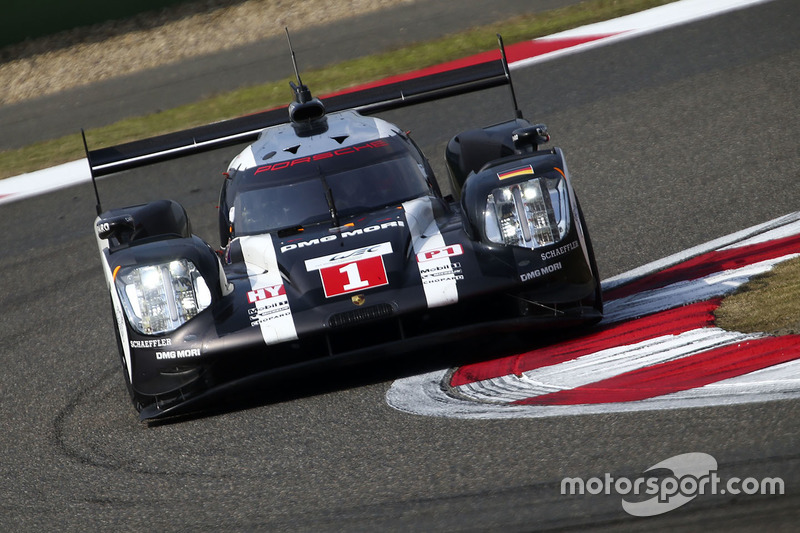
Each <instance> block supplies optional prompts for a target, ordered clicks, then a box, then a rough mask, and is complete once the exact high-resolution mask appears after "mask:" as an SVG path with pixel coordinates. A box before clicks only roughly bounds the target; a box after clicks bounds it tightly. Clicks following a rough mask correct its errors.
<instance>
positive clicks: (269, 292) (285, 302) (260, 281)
mask: <svg viewBox="0 0 800 533" xmlns="http://www.w3.org/2000/svg"><path fill="white" fill-rule="evenodd" d="M241 243H242V254H243V256H244V260H245V264H246V265H247V272H248V274H249V277H250V291H248V292H247V301H248V303H249V304H251V305H253V307H252V308H250V309H248V310H247V313H248V318H249V320H250V325H251V326H254V327H259V328H260V329H261V335H262V337H263V339H264V342H265V343H266V344H277V343H280V342H285V341H289V340H295V339H297V330H296V328H295V325H294V317H293V316H292V311H291V307H290V306H289V297H288V295H287V294H286V288H285V286H284V284H283V278H282V277H281V273H280V269H279V268H278V259H277V255H276V250H275V245H274V243H273V241H272V237H271V236H269V235H256V236H250V237H243V238H242V239H241Z"/></svg>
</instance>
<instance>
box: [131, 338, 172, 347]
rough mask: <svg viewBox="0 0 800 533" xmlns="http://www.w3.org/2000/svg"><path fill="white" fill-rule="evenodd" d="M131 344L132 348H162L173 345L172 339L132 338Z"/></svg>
mask: <svg viewBox="0 0 800 533" xmlns="http://www.w3.org/2000/svg"><path fill="white" fill-rule="evenodd" d="M130 345H131V348H161V347H164V346H171V345H172V339H147V340H141V341H140V340H131V341H130Z"/></svg>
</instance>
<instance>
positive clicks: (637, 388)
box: [514, 335, 800, 405]
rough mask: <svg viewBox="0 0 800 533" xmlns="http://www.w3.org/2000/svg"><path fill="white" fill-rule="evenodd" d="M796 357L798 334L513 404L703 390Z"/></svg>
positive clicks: (610, 399) (591, 401)
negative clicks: (706, 386)
mask: <svg viewBox="0 0 800 533" xmlns="http://www.w3.org/2000/svg"><path fill="white" fill-rule="evenodd" d="M798 357H800V335H786V336H783V337H765V338H762V339H755V340H750V341H746V342H743V343H741V344H738V345H731V346H723V347H721V348H717V349H714V350H709V351H706V352H701V353H698V354H696V355H692V356H689V357H684V358H681V359H676V360H674V361H667V362H665V363H660V364H657V365H653V366H650V367H645V368H641V369H639V370H634V371H631V372H626V373H624V374H620V375H618V376H614V377H613V378H609V379H604V380H601V381H598V382H596V383H591V384H589V385H584V386H582V387H577V388H575V389H571V390H564V391H559V392H554V393H551V394H544V395H541V396H536V397H533V398H528V399H525V400H519V401H516V402H514V403H515V404H517V405H577V404H598V403H611V402H633V401H637V400H645V399H647V398H653V397H655V396H662V395H664V394H670V393H673V392H679V391H684V390H688V389H693V388H696V387H702V386H704V385H708V384H709V383H714V382H717V381H721V380H723V379H730V378H733V377H736V376H741V375H743V374H748V373H750V372H755V371H756V370H761V369H763V368H767V367H770V366H773V365H777V364H781V363H785V362H787V361H791V360H794V359H797V358H798Z"/></svg>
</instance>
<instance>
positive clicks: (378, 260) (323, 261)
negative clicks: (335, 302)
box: [305, 242, 392, 298]
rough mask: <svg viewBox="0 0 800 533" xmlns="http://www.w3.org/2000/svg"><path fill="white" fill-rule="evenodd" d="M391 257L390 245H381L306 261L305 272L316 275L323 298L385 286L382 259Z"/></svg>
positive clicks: (387, 282) (387, 243)
mask: <svg viewBox="0 0 800 533" xmlns="http://www.w3.org/2000/svg"><path fill="white" fill-rule="evenodd" d="M391 253H392V243H390V242H383V243H380V244H373V245H371V246H364V247H363V248H358V249H355V250H347V251H344V252H338V253H335V254H331V255H326V256H324V257H317V258H314V259H308V260H306V262H305V265H306V270H308V271H309V272H313V271H315V270H317V271H319V275H320V278H321V279H322V288H323V290H324V291H325V297H326V298H332V297H334V296H339V295H342V294H347V293H350V292H354V291H362V290H367V289H374V288H375V287H381V286H383V285H388V284H389V280H388V277H387V276H386V266H385V265H384V263H383V256H384V255H387V254H391Z"/></svg>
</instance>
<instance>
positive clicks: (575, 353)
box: [450, 298, 721, 387]
mask: <svg viewBox="0 0 800 533" xmlns="http://www.w3.org/2000/svg"><path fill="white" fill-rule="evenodd" d="M720 302H721V299H719V298H715V299H712V300H709V301H705V302H698V303H695V304H691V305H687V306H684V307H678V308H675V309H670V310H668V311H662V312H660V313H655V314H653V315H649V316H646V317H643V318H639V319H637V320H630V321H627V322H623V323H621V324H617V325H613V326H609V327H607V328H605V329H602V330H599V331H596V332H594V333H592V334H591V335H588V336H585V337H580V338H577V339H572V340H569V341H566V342H563V343H559V344H556V345H554V346H546V347H543V348H540V349H537V350H532V351H529V352H525V353H523V354H518V355H512V356H508V357H501V358H500V359H494V360H492V361H485V362H481V363H475V364H471V365H465V366H462V367H460V368H458V369H457V370H456V371H455V372H454V373H453V375H452V377H451V379H450V386H451V387H458V386H460V385H466V384H468V383H473V382H475V381H482V380H485V379H492V378H498V377H502V376H507V375H510V374H516V375H521V374H522V373H523V372H526V371H528V370H533V369H536V368H541V367H545V366H550V365H555V364H558V363H563V362H564V361H570V360H572V359H576V358H578V357H581V356H583V355H588V354H591V353H595V352H599V351H600V350H605V349H609V348H614V347H617V346H625V345H631V344H636V343H639V342H644V341H646V340H649V339H654V338H656V337H662V336H665V335H677V334H680V333H683V332H685V331H689V330H692V329H699V328H702V327H708V326H713V325H714V311H715V310H716V309H717V307H719V304H720Z"/></svg>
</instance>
